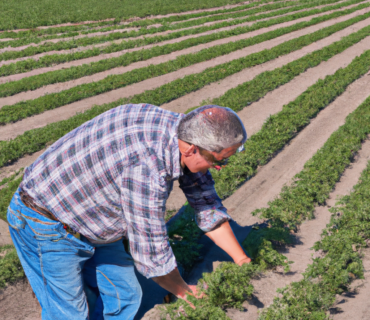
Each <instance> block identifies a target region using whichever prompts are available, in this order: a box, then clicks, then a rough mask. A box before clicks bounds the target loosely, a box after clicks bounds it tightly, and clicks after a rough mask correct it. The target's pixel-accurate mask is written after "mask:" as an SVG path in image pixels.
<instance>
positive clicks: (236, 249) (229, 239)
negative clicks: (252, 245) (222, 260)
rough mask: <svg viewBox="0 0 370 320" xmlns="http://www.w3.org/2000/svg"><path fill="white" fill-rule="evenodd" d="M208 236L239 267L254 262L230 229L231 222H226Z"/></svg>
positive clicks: (207, 234)
mask: <svg viewBox="0 0 370 320" xmlns="http://www.w3.org/2000/svg"><path fill="white" fill-rule="evenodd" d="M206 236H208V237H209V238H210V239H211V240H212V241H213V242H214V243H215V244H216V245H217V246H219V247H220V248H221V249H222V250H224V251H225V252H226V253H227V254H228V255H229V256H230V257H231V258H232V259H233V260H234V262H235V263H236V264H238V265H239V266H241V265H242V264H244V263H249V262H251V261H252V260H251V259H250V258H249V257H248V256H247V255H246V254H245V252H244V250H243V248H242V247H241V246H240V244H239V242H238V240H237V239H236V237H235V235H234V232H233V230H232V229H231V227H230V224H229V221H226V222H224V223H222V224H221V225H220V226H218V227H217V228H216V229H214V230H212V231H209V232H207V233H206Z"/></svg>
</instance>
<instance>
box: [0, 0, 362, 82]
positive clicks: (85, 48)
mask: <svg viewBox="0 0 370 320" xmlns="http://www.w3.org/2000/svg"><path fill="white" fill-rule="evenodd" d="M365 2H369V0H367V1H365ZM355 6H357V4H355V5H350V6H347V7H344V8H341V9H336V10H331V11H327V12H323V13H320V14H317V15H312V16H309V17H305V18H301V19H297V20H294V21H290V22H288V23H289V25H291V24H294V23H298V22H301V21H309V20H311V19H312V18H314V17H320V16H323V15H327V14H330V13H333V12H337V11H342V10H346V9H350V8H352V7H355ZM311 9H312V8H311ZM307 10H309V9H305V10H301V11H307ZM291 14H294V13H288V14H284V15H280V16H276V17H273V18H265V19H261V20H258V21H257V22H260V21H265V20H269V19H274V18H279V17H284V16H287V15H291ZM254 23H256V22H254V21H253V22H244V23H241V24H238V25H234V26H230V27H223V28H219V29H215V30H210V31H206V32H203V33H199V34H196V35H188V36H184V37H181V38H176V39H172V40H168V41H163V42H160V43H156V44H152V45H147V46H142V47H138V48H134V49H128V50H123V51H120V53H121V54H122V53H124V52H130V51H137V50H141V49H146V48H151V47H153V46H156V45H164V44H167V43H175V42H180V41H183V40H186V39H189V38H197V37H200V36H204V35H208V34H213V33H217V32H220V31H225V30H232V29H235V28H239V27H243V26H251V25H253V24H254ZM282 25H285V23H283V24H279V25H276V26H272V27H275V28H277V26H282ZM193 28H195V27H189V28H184V29H179V30H173V31H172V30H170V31H164V32H160V33H156V34H152V35H145V37H154V36H158V35H166V34H169V33H173V32H177V31H183V30H187V29H193ZM265 29H268V28H265ZM258 31H259V30H258ZM142 38H144V36H139V37H136V38H130V40H135V39H142ZM124 41H127V40H114V41H111V42H105V43H101V44H96V45H90V46H85V47H79V48H76V49H70V50H60V51H48V52H44V53H40V54H36V55H34V56H32V57H22V58H17V59H13V60H6V61H0V67H1V66H3V65H6V64H10V63H15V62H18V61H24V60H27V59H34V60H38V59H39V58H41V57H43V56H47V55H52V54H68V53H74V52H81V51H85V50H89V49H93V48H102V47H106V46H109V45H110V44H113V43H114V44H120V43H122V42H124ZM116 54H117V53H116ZM99 57H101V56H99ZM99 57H93V58H92V59H96V60H94V61H97V60H101V59H99ZM79 61H80V60H79ZM1 79H2V78H0V81H1Z"/></svg>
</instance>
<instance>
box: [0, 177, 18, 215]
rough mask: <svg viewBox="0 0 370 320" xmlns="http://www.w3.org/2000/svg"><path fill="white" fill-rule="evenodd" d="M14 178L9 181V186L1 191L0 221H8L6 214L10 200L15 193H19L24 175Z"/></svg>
mask: <svg viewBox="0 0 370 320" xmlns="http://www.w3.org/2000/svg"><path fill="white" fill-rule="evenodd" d="M16 177H17V176H14V178H13V180H11V181H8V184H7V185H6V186H5V187H4V188H2V189H0V219H2V220H4V221H7V219H6V213H7V210H8V206H9V203H10V200H11V199H12V197H13V194H14V192H16V191H17V189H18V186H19V184H20V183H21V181H22V179H23V174H22V176H21V177H18V178H17V179H15V178H16Z"/></svg>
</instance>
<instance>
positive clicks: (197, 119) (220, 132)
mask: <svg viewBox="0 0 370 320" xmlns="http://www.w3.org/2000/svg"><path fill="white" fill-rule="evenodd" d="M177 136H178V138H179V139H180V140H182V141H185V142H187V143H189V144H193V145H196V146H198V147H201V148H203V149H205V150H208V151H211V152H217V153H219V152H221V151H222V150H223V149H226V148H229V147H231V146H233V145H236V144H238V143H243V144H244V142H245V141H246V140H247V132H246V131H245V128H244V125H243V122H242V121H241V120H240V118H239V116H238V115H237V114H236V113H235V112H234V111H233V110H231V109H230V108H225V107H220V106H217V105H207V106H203V107H200V108H197V109H195V110H193V111H191V112H190V113H188V114H187V115H186V116H185V117H184V118H182V119H181V120H180V124H179V126H178V129H177Z"/></svg>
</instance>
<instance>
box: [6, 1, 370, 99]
mask: <svg viewBox="0 0 370 320" xmlns="http://www.w3.org/2000/svg"><path fill="white" fill-rule="evenodd" d="M369 6H370V5H369ZM355 9H356V8H353V9H349V10H345V11H340V12H335V13H332V14H329V15H325V16H322V17H319V18H313V19H312V20H310V21H308V22H300V23H297V24H295V25H293V26H290V27H285V28H280V29H277V30H273V31H270V32H266V33H264V34H261V35H258V36H255V37H252V38H248V39H243V40H239V41H235V42H230V43H226V44H222V45H217V46H213V47H211V48H208V49H204V50H201V51H200V52H198V53H195V54H187V55H182V56H181V57H179V58H177V59H175V61H176V60H177V61H182V63H181V64H180V65H181V67H182V68H183V67H185V66H189V65H190V64H194V63H199V62H202V61H206V60H210V59H212V58H215V57H217V56H220V55H225V54H227V53H230V52H232V51H236V50H240V49H242V48H245V47H247V46H251V45H254V44H257V43H261V42H263V41H267V40H271V39H273V38H276V37H279V36H282V35H283V34H287V33H289V32H293V31H296V30H299V29H303V28H306V27H308V26H312V25H315V24H318V23H320V22H323V21H327V20H329V19H333V18H334V17H338V16H342V15H346V14H348V12H353V11H354V10H355ZM205 37H210V38H213V35H210V36H205ZM195 39H199V38H195ZM195 39H188V40H184V41H182V42H180V43H175V44H168V45H164V46H160V47H159V46H157V47H154V48H151V49H146V50H141V51H134V52H129V53H126V54H124V55H122V56H120V57H117V58H111V59H105V60H100V61H98V62H92V63H90V64H84V65H82V66H77V67H71V68H69V69H63V70H56V71H51V72H47V73H43V74H41V75H36V76H32V77H28V78H23V79H21V80H18V81H13V82H9V83H4V84H0V97H6V96H11V95H14V94H16V93H19V92H23V91H28V90H35V89H37V88H41V87H42V86H45V85H48V84H53V83H60V82H65V81H70V80H74V79H78V78H81V77H84V76H87V75H92V74H95V73H98V72H102V71H106V70H109V69H112V68H115V67H119V66H126V65H129V64H131V63H133V62H137V61H143V60H147V59H150V58H152V57H155V56H160V55H163V54H168V53H170V52H173V51H175V50H180V49H183V48H184V47H189V45H192V44H193V43H194V42H198V41H199V40H198V41H194V40H195ZM185 60H186V64H184V61H185ZM175 61H174V62H175ZM166 69H168V67H167V68H166ZM142 70H143V69H142ZM171 70H172V71H173V70H174V69H173V68H171ZM176 70H177V69H176Z"/></svg>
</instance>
